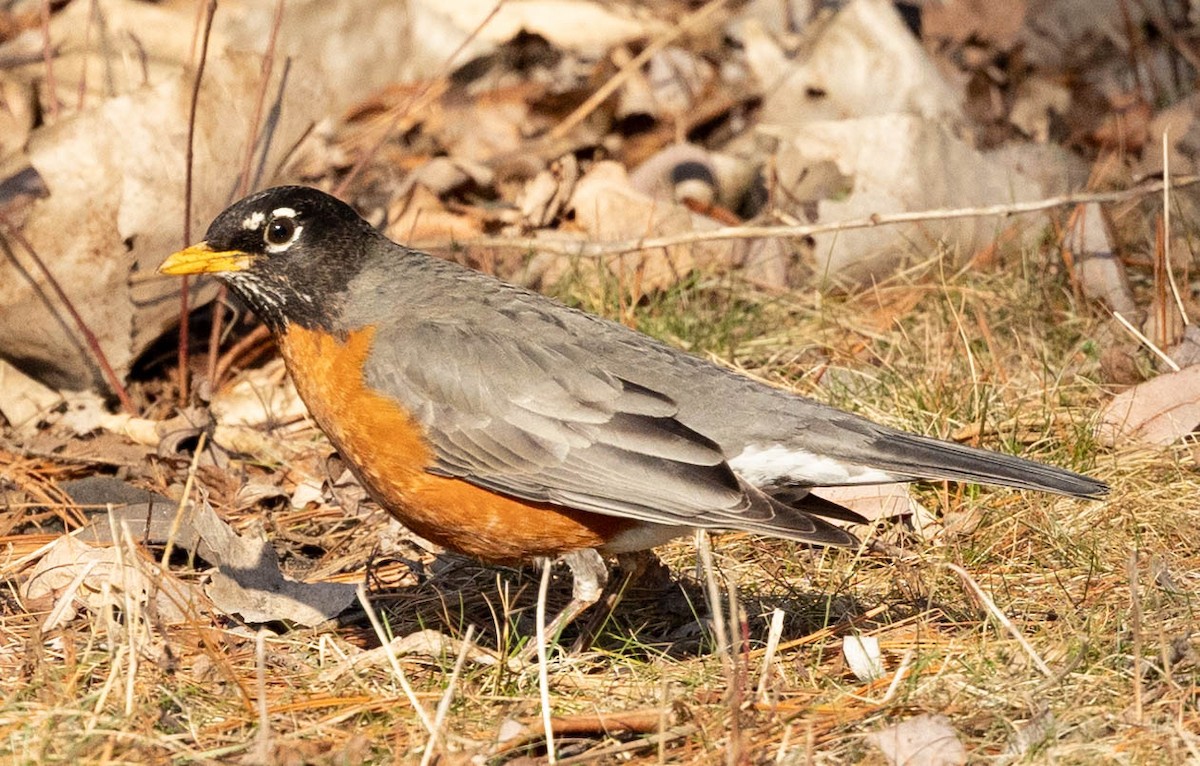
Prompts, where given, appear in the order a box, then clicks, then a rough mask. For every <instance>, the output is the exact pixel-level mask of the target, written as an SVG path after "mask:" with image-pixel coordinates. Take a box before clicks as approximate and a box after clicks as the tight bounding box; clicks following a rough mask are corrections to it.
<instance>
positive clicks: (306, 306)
mask: <svg viewBox="0 0 1200 766" xmlns="http://www.w3.org/2000/svg"><path fill="white" fill-rule="evenodd" d="M381 239H382V237H381V235H379V234H378V233H377V232H376V231H375V230H374V229H373V228H371V226H370V224H368V223H367V222H366V221H364V220H363V219H362V218H361V217H360V216H359V215H358V213H356V212H354V209H353V208H351V207H350V206H349V205H347V204H346V203H344V202H342V201H341V200H338V199H335V198H334V197H331V196H329V195H328V194H325V193H324V192H322V191H318V190H317V189H312V188H309V187H306V186H278V187H275V188H273V189H267V190H266V191H261V192H258V193H256V194H251V195H250V196H249V197H246V198H245V199H243V200H241V201H239V202H235V203H234V204H232V205H230V206H229V207H228V208H226V209H225V211H224V212H223V213H221V214H220V215H218V216H217V218H216V220H214V221H213V222H212V225H211V226H209V227H208V232H207V233H206V234H205V235H204V241H203V242H200V243H199V244H196V245H193V246H192V247H189V248H187V249H186V250H181V251H180V252H178V253H175V254H174V255H172V256H171V257H169V258H167V260H166V261H164V262H163V264H162V265H161V266H159V268H158V270H159V271H160V272H161V273H163V274H215V275H216V276H217V278H218V279H220V280H222V281H223V282H225V283H226V284H228V285H229V287H230V289H232V290H233V291H234V292H235V293H237V294H238V295H239V296H241V298H242V299H243V300H245V301H246V303H247V304H249V306H250V308H251V309H253V310H254V312H255V313H256V314H258V315H259V316H260V317H262V319H263V321H264V322H266V323H267V325H268V326H269V327H270V328H271V329H272V330H273V331H280V330H282V329H284V328H286V327H287V325H288V324H289V323H293V322H294V323H296V324H299V325H302V326H304V327H323V328H325V329H336V328H335V327H333V324H334V322H335V318H336V317H337V315H338V313H339V309H340V304H341V301H342V300H343V298H344V294H345V291H346V287H347V285H348V284H349V282H350V280H351V279H353V278H354V276H355V275H356V274H357V273H358V272H359V270H360V269H361V268H362V264H363V262H364V260H365V259H366V257H367V254H368V253H369V252H370V248H371V246H372V245H374V244H375V243H376V242H378V241H379V240H381Z"/></svg>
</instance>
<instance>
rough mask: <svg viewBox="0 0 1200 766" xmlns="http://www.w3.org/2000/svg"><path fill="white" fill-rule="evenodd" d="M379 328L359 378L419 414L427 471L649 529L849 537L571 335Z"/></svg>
mask: <svg viewBox="0 0 1200 766" xmlns="http://www.w3.org/2000/svg"><path fill="white" fill-rule="evenodd" d="M382 332H384V333H385V334H384V335H381V336H377V342H376V343H375V346H374V348H373V349H372V353H371V355H370V358H369V362H368V365H367V368H366V370H365V376H366V383H367V385H368V386H370V387H371V388H374V389H376V390H378V391H380V392H382V393H384V394H387V395H389V396H392V397H395V398H397V399H399V400H400V401H402V402H404V403H405V405H406V406H407V407H408V408H409V410H410V411H411V412H412V413H413V414H414V416H415V417H416V418H417V420H418V421H419V422H420V424H421V425H422V427H423V428H424V430H425V433H426V438H427V439H428V441H429V443H430V445H431V446H432V448H433V450H434V452H435V455H436V464H435V465H434V466H432V467H431V468H430V470H431V472H434V473H437V474H439V475H443V476H450V477H455V478H460V479H463V480H465V481H468V482H471V483H472V484H475V485H477V486H480V487H484V488H486V489H490V490H493V491H496V492H501V493H504V494H507V495H510V496H514V497H518V498H521V499H525V500H532V501H539V502H549V503H555V504H560V505H564V506H568V507H571V508H578V509H581V510H587V511H593V512H596V513H602V514H609V515H616V516H625V517H630V518H635V519H640V520H643V521H649V522H653V523H657V524H669V525H684V526H699V527H728V528H737V529H747V530H751V531H764V532H769V533H772V534H777V535H784V536H788V537H795V538H799V539H807V540H813V541H817V542H828V543H833V544H842V545H845V544H852V543H853V542H854V538H853V537H851V536H850V535H848V534H847V533H845V532H843V531H842V530H839V529H837V528H835V527H832V526H830V525H828V524H827V523H825V522H823V521H821V520H819V519H814V518H812V517H810V516H808V515H807V514H805V513H803V512H801V511H798V510H796V509H793V508H787V507H784V506H782V505H780V504H778V503H776V502H774V501H772V500H770V499H769V498H768V497H767V496H766V495H764V494H762V493H761V492H759V491H758V490H756V489H754V488H753V487H749V486H748V485H746V484H745V483H744V482H742V481H741V480H740V479H739V478H738V476H737V475H736V474H735V473H734V472H733V470H732V469H731V468H730V467H729V465H728V464H727V463H726V460H725V455H724V454H723V453H722V451H721V449H720V447H719V446H718V445H717V444H716V443H715V442H713V441H712V440H711V439H709V438H707V437H706V436H704V435H702V434H700V433H698V432H696V431H694V430H692V429H690V428H688V427H686V426H685V425H683V424H682V423H681V422H680V421H679V420H678V419H677V418H676V415H677V412H678V407H677V406H676V403H675V402H674V401H673V400H672V399H671V397H669V396H667V395H665V394H663V393H662V392H659V391H654V390H651V389H649V388H647V387H645V386H642V385H638V384H636V383H633V382H631V381H629V380H625V379H622V378H621V377H619V376H617V375H614V374H612V373H610V372H608V371H606V370H604V369H601V368H599V367H598V366H596V364H595V363H594V362H593V361H592V360H593V359H595V358H597V357H598V356H599V355H597V354H593V353H590V352H589V351H588V350H587V349H585V348H583V347H582V346H581V345H580V343H578V342H574V341H573V340H572V339H569V338H567V337H564V336H561V335H560V336H558V339H557V342H555V341H554V340H553V339H551V340H549V341H546V340H545V339H543V340H542V341H541V342H538V343H533V342H530V341H528V340H522V339H520V338H518V337H514V334H512V333H503V332H488V331H478V330H469V329H468V328H466V327H465V326H462V325H460V324H456V323H454V322H439V321H432V322H424V323H420V324H413V325H408V326H404V327H395V326H393V327H389V328H384V329H383V330H382ZM551 335H553V333H552V334H551ZM447 349H453V351H452V352H447V351H446V350H447Z"/></svg>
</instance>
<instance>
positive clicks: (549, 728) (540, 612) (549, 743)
mask: <svg viewBox="0 0 1200 766" xmlns="http://www.w3.org/2000/svg"><path fill="white" fill-rule="evenodd" d="M553 568H554V559H552V558H549V557H547V558H545V559H543V560H542V581H541V583H540V584H539V585H538V600H537V613H536V616H537V635H536V636H535V640H536V641H537V658H538V694H540V695H541V698H542V726H543V727H544V728H545V730H546V760H547V761H548V762H549V763H558V756H557V755H556V754H555V752H554V724H553V716H552V715H551V711H550V671H549V668H547V666H546V595H547V594H548V593H549V591H550V570H551V569H553Z"/></svg>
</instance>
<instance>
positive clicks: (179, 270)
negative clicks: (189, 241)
mask: <svg viewBox="0 0 1200 766" xmlns="http://www.w3.org/2000/svg"><path fill="white" fill-rule="evenodd" d="M250 260H251V259H250V255H249V254H247V253H243V252H242V251H240V250H225V251H217V250H213V249H212V248H211V247H209V246H208V243H207V242H199V243H197V244H195V245H192V246H191V247H189V248H187V249H186V250H180V251H179V252H178V253H175V254H174V255H171V256H169V257H168V258H167V260H165V261H163V262H162V265H161V266H159V267H158V273H159V274H171V275H175V276H179V275H183V274H220V273H222V272H226V271H245V270H246V269H248V268H250Z"/></svg>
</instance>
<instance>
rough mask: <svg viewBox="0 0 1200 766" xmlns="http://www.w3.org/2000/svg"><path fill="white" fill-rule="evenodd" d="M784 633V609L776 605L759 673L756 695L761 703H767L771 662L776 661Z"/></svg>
mask: <svg viewBox="0 0 1200 766" xmlns="http://www.w3.org/2000/svg"><path fill="white" fill-rule="evenodd" d="M782 635H783V610H782V609H779V608H778V607H776V609H775V611H774V612H773V613H772V614H771V627H770V629H769V630H768V632H767V648H766V651H765V652H763V663H762V670H761V671H759V674H758V689H757V690H755V696H756V697H757V698H758V702H759V704H761V705H765V704H767V702H768V700H767V682H768V681H769V680H770V678H771V663H772V662H774V661H775V651H776V650H777V649H779V637H780V636H782Z"/></svg>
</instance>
